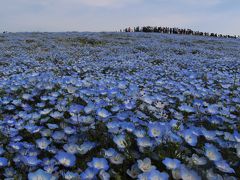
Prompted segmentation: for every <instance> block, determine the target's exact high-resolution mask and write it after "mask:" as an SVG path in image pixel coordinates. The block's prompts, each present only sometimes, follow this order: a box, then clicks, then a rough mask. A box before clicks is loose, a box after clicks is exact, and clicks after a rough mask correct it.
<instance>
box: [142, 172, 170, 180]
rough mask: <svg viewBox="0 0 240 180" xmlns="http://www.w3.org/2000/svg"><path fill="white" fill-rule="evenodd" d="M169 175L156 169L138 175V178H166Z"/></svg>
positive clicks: (163, 179)
mask: <svg viewBox="0 0 240 180" xmlns="http://www.w3.org/2000/svg"><path fill="white" fill-rule="evenodd" d="M168 178H169V175H168V174H167V173H165V172H162V173H161V172H159V171H158V170H151V171H149V172H145V173H142V174H139V175H138V179H139V180H168Z"/></svg>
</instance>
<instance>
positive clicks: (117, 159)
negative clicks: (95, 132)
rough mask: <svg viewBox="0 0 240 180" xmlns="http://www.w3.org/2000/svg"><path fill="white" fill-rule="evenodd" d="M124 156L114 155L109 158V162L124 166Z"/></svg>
mask: <svg viewBox="0 0 240 180" xmlns="http://www.w3.org/2000/svg"><path fill="white" fill-rule="evenodd" d="M124 159H125V158H124V156H123V155H122V154H120V153H117V152H116V153H114V154H113V155H112V156H111V157H109V160H110V162H111V163H112V164H117V165H119V164H122V163H123V161H124Z"/></svg>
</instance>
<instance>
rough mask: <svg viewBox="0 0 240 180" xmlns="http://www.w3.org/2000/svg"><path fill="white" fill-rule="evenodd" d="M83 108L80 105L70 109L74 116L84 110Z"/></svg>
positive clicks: (73, 105) (72, 106)
mask: <svg viewBox="0 0 240 180" xmlns="http://www.w3.org/2000/svg"><path fill="white" fill-rule="evenodd" d="M83 108H84V107H83V106H82V105H79V104H72V105H71V106H70V107H69V112H70V113H73V114H78V113H80V112H81V111H82V110H83Z"/></svg>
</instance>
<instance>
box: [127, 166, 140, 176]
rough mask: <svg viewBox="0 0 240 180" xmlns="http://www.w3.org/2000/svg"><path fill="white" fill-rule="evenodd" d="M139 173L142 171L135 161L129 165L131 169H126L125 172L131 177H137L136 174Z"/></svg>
mask: <svg viewBox="0 0 240 180" xmlns="http://www.w3.org/2000/svg"><path fill="white" fill-rule="evenodd" d="M141 173H142V171H141V170H140V169H139V168H138V164H137V163H135V164H133V165H132V166H131V169H128V170H127V174H128V175H129V176H130V177H131V178H133V179H136V178H137V177H138V175H139V174H141Z"/></svg>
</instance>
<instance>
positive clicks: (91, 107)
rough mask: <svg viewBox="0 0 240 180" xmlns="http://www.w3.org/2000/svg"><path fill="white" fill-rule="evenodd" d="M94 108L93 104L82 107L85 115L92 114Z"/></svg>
mask: <svg viewBox="0 0 240 180" xmlns="http://www.w3.org/2000/svg"><path fill="white" fill-rule="evenodd" d="M94 108H95V106H94V104H93V103H89V104H88V105H87V106H85V107H84V112H85V113H86V114H90V113H91V112H93V110H94Z"/></svg>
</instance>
